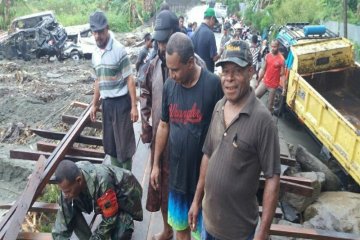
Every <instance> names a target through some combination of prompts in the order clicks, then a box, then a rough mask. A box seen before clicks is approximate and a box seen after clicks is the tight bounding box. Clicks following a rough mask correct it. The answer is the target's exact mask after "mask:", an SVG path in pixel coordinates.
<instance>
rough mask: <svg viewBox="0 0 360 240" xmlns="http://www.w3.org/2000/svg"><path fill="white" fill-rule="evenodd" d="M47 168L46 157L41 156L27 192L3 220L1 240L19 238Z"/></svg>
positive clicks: (27, 186) (24, 192) (0, 233)
mask: <svg viewBox="0 0 360 240" xmlns="http://www.w3.org/2000/svg"><path fill="white" fill-rule="evenodd" d="M45 167H46V159H45V157H44V156H41V157H40V158H39V160H38V161H37V162H36V165H35V171H34V172H33V173H32V174H31V177H30V179H29V181H28V183H27V185H26V187H25V190H24V191H23V193H22V194H21V196H20V198H18V200H17V201H16V203H15V204H14V206H15V207H16V209H14V207H12V208H11V209H14V211H13V212H11V211H9V212H7V214H6V215H5V217H4V218H3V219H4V220H3V221H1V223H0V226H1V232H0V239H5V240H15V239H16V238H17V235H18V233H19V232H20V230H21V226H22V224H23V221H24V218H25V216H26V213H27V211H28V210H29V208H30V207H31V204H32V199H33V197H34V195H35V192H36V189H37V187H38V185H39V184H40V182H41V181H42V175H43V173H44V171H45Z"/></svg>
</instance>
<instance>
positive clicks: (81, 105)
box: [71, 101, 89, 109]
mask: <svg viewBox="0 0 360 240" xmlns="http://www.w3.org/2000/svg"><path fill="white" fill-rule="evenodd" d="M71 106H72V107H79V108H84V109H85V108H87V107H88V106H89V104H88V103H84V102H78V101H73V102H72V103H71Z"/></svg>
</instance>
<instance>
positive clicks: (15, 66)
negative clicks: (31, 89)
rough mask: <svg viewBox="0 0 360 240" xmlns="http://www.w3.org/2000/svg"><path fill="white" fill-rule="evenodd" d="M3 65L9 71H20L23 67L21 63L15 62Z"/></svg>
mask: <svg viewBox="0 0 360 240" xmlns="http://www.w3.org/2000/svg"><path fill="white" fill-rule="evenodd" d="M3 67H4V69H5V70H6V71H7V72H14V71H19V70H20V69H21V67H20V65H19V64H17V63H15V62H7V63H5V64H3Z"/></svg>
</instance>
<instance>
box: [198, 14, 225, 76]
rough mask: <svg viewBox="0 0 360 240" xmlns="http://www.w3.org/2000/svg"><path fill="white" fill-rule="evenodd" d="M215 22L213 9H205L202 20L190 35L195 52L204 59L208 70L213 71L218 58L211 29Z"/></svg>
mask: <svg viewBox="0 0 360 240" xmlns="http://www.w3.org/2000/svg"><path fill="white" fill-rule="evenodd" d="M217 22H218V20H217V18H216V16H215V10H214V9H213V8H208V9H206V11H205V12H204V22H203V23H201V25H200V27H199V29H197V30H196V32H194V34H193V35H192V36H191V40H192V42H193V44H194V49H195V53H196V54H198V55H199V56H200V57H201V58H202V59H203V60H204V61H205V63H206V66H207V68H208V69H209V71H210V72H214V69H215V68H214V66H215V62H216V61H217V60H218V59H219V58H220V56H219V55H218V54H217V48H216V41H215V35H214V33H213V31H212V29H213V28H214V26H215V24H216V23H217Z"/></svg>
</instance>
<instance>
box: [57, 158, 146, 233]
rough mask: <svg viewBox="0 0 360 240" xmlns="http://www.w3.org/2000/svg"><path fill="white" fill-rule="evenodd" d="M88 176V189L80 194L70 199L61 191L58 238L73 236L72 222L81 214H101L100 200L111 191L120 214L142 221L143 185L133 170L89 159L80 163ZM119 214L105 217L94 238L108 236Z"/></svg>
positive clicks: (80, 166) (78, 163)
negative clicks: (113, 192) (97, 163)
mask: <svg viewBox="0 0 360 240" xmlns="http://www.w3.org/2000/svg"><path fill="white" fill-rule="evenodd" d="M76 165H77V166H78V167H79V168H80V169H81V171H82V173H83V176H84V178H85V181H86V184H87V189H86V190H85V191H83V192H81V193H80V195H79V197H78V198H76V199H73V200H68V199H65V198H64V197H63V195H62V194H61V196H60V199H59V205H60V209H59V211H58V213H57V216H56V222H55V226H54V228H53V230H52V235H53V238H54V239H69V238H70V237H71V234H72V232H73V231H74V230H75V229H74V226H72V224H71V221H72V220H73V219H74V218H75V215H76V214H77V213H79V212H80V213H81V212H85V213H88V214H90V213H91V212H92V211H94V212H95V214H99V213H101V211H100V208H99V206H98V205H97V199H99V198H100V197H101V196H103V194H104V193H105V192H106V191H107V190H109V189H113V190H115V192H116V196H117V201H118V204H119V211H118V213H119V214H120V212H121V213H126V214H125V215H126V216H128V218H130V219H131V222H132V219H134V220H138V221H142V218H143V211H142V206H141V197H142V188H141V185H140V184H139V182H138V181H137V180H136V178H135V177H134V176H133V175H132V173H131V172H130V171H127V170H125V169H122V168H117V167H114V166H110V165H103V164H101V165H94V164H92V163H89V162H77V163H76ZM117 217H118V215H115V216H114V217H109V218H105V217H104V216H103V218H102V219H103V220H102V222H101V223H100V224H99V226H98V227H97V229H96V230H95V231H94V232H93V234H92V236H91V238H90V239H106V238H108V237H109V234H111V231H112V229H114V228H115V227H116V222H117V221H116V220H117Z"/></svg>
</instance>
